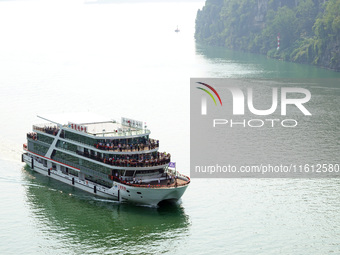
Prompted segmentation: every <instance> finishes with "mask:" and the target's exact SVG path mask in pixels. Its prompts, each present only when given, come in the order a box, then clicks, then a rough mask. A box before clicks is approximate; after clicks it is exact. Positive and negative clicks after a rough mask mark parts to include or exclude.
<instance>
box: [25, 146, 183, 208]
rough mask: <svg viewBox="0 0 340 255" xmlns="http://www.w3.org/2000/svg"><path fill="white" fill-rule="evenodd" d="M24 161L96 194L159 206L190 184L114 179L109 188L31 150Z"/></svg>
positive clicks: (172, 199) (65, 181)
mask: <svg viewBox="0 0 340 255" xmlns="http://www.w3.org/2000/svg"><path fill="white" fill-rule="evenodd" d="M42 159H44V160H47V165H46V166H44V164H43V163H42V162H41V161H42ZM22 161H23V162H25V163H26V164H27V165H28V166H30V167H31V169H32V170H33V171H35V172H38V173H39V174H42V175H44V176H47V177H49V178H52V179H55V180H58V181H60V182H63V183H65V184H68V185H70V186H73V187H75V188H77V189H80V190H83V191H86V192H88V193H91V194H93V195H95V196H98V197H102V198H106V199H111V200H115V201H119V202H131V203H137V204H145V205H152V206H157V205H158V204H159V203H160V202H162V201H174V202H176V201H178V200H179V199H180V198H181V197H182V195H183V194H184V192H185V190H186V188H187V187H188V185H184V186H178V187H161V188H152V187H150V188H149V187H137V186H130V185H126V184H123V183H120V182H115V181H112V184H113V185H112V187H111V188H108V187H105V186H103V185H100V184H97V183H94V182H91V181H88V180H85V179H81V178H79V177H78V176H75V175H71V174H66V173H64V172H62V171H61V170H60V169H61V167H62V166H64V167H65V166H66V167H67V165H64V164H63V163H61V162H57V161H55V160H51V159H48V158H46V157H42V156H41V157H40V156H39V155H37V154H34V155H33V154H30V153H29V152H26V153H23V154H22ZM52 163H53V164H54V165H55V166H56V168H55V169H53V170H50V169H51V167H50V166H52Z"/></svg>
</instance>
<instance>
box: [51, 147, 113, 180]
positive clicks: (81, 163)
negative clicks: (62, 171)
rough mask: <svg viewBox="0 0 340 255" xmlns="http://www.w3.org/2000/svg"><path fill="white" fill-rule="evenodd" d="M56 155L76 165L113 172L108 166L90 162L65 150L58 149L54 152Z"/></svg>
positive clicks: (98, 170)
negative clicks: (64, 151)
mask: <svg viewBox="0 0 340 255" xmlns="http://www.w3.org/2000/svg"><path fill="white" fill-rule="evenodd" d="M54 157H55V158H57V159H61V160H65V161H67V162H70V163H72V165H73V166H75V167H79V166H80V167H81V166H84V167H86V168H89V169H95V171H97V172H101V173H103V174H105V175H109V174H111V169H110V168H108V167H105V166H101V165H99V164H96V163H93V162H90V161H88V160H84V159H81V158H78V157H75V156H72V155H69V154H66V153H63V152H60V151H56V152H55V153H54Z"/></svg>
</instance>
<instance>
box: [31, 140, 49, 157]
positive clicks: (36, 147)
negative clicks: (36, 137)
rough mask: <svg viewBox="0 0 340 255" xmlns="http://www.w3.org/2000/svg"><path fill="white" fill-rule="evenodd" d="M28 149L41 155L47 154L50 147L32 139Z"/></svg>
mask: <svg viewBox="0 0 340 255" xmlns="http://www.w3.org/2000/svg"><path fill="white" fill-rule="evenodd" d="M28 150H29V151H32V152H34V153H37V154H39V155H42V156H45V154H46V153H47V151H48V147H46V146H44V145H41V144H38V143H37V142H34V141H32V140H28Z"/></svg>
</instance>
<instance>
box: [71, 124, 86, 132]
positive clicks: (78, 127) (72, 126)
mask: <svg viewBox="0 0 340 255" xmlns="http://www.w3.org/2000/svg"><path fill="white" fill-rule="evenodd" d="M68 127H69V128H71V129H74V130H77V131H81V132H85V133H87V127H86V126H83V125H79V124H76V123H72V122H69V123H68Z"/></svg>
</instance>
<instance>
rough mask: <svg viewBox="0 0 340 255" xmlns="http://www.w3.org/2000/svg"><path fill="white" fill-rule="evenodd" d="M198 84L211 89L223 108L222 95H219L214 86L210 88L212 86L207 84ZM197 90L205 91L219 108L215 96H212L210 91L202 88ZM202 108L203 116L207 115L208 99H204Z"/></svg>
mask: <svg viewBox="0 0 340 255" xmlns="http://www.w3.org/2000/svg"><path fill="white" fill-rule="evenodd" d="M197 83H198V84H200V85H203V86H205V87H207V88H209V89H210V90H211V91H212V92H213V93H214V94H215V95H216V96H217V98H218V100H219V101H220V104H221V106H222V100H221V97H220V95H219V94H218V93H217V91H216V90H215V89H214V88H213V87H212V86H210V85H208V84H206V83H203V82H197ZM196 88H198V89H200V90H203V91H204V92H206V93H207V94H208V95H209V96H210V97H211V98H212V100H213V101H214V103H215V105H216V106H217V103H216V100H215V97H214V96H213V94H212V93H211V92H210V91H209V90H207V89H205V88H201V87H196ZM201 106H202V107H201V113H202V115H207V99H206V97H202V104H201Z"/></svg>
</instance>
